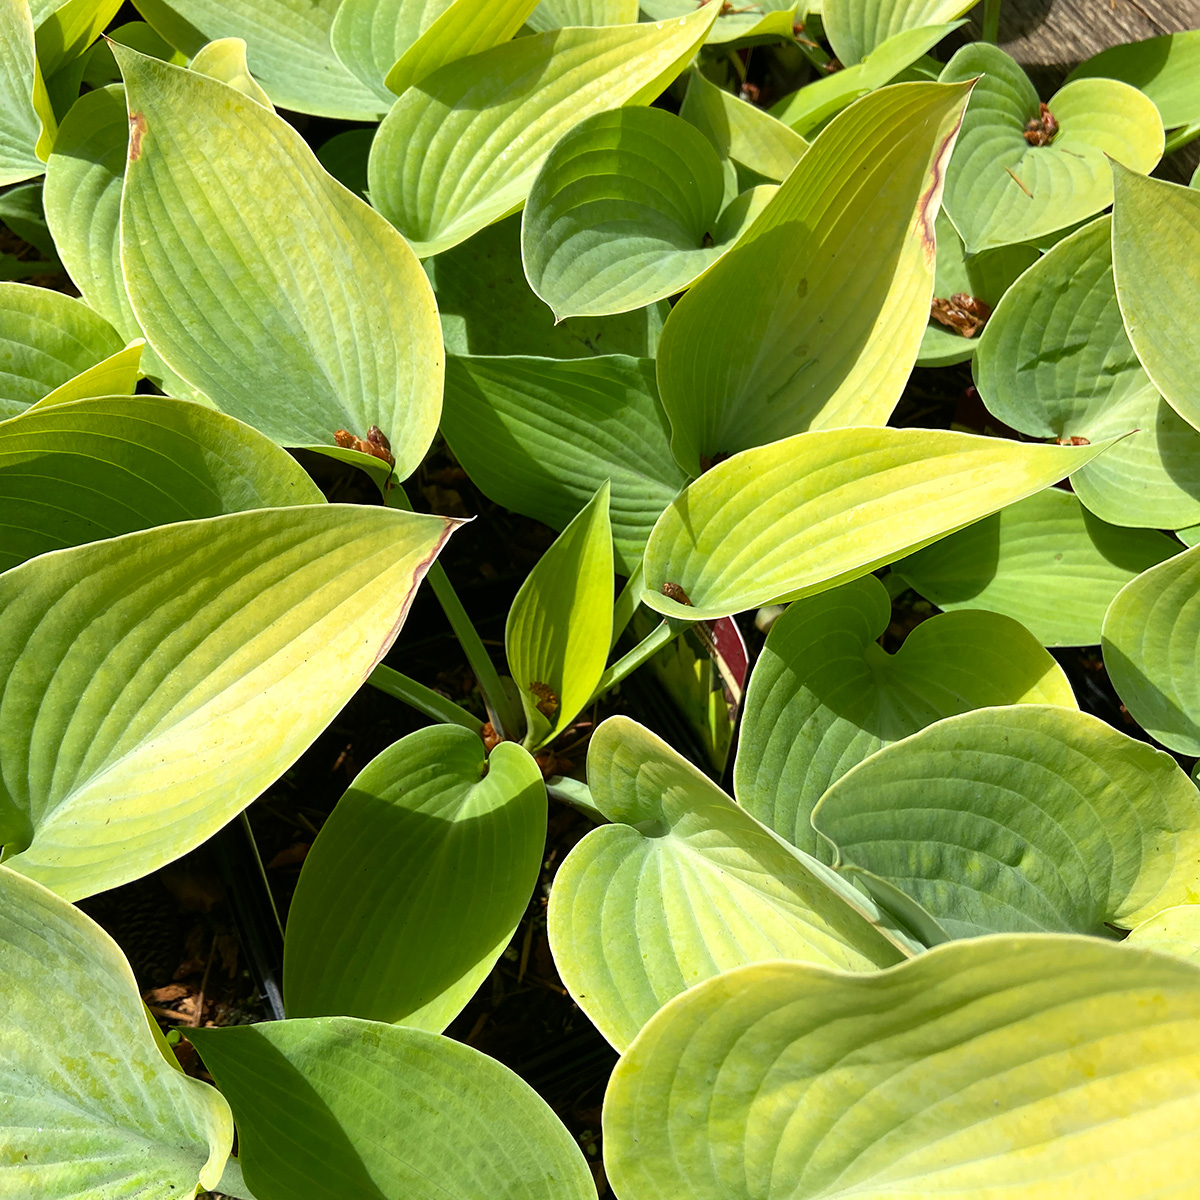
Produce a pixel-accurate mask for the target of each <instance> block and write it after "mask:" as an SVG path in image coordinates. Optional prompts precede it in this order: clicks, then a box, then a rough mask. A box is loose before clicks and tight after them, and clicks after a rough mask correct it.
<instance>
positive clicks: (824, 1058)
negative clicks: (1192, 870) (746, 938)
mask: <svg viewBox="0 0 1200 1200" xmlns="http://www.w3.org/2000/svg"><path fill="white" fill-rule="evenodd" d="M1198 1067H1200V969H1197V968H1196V967H1194V966H1192V965H1191V964H1190V963H1183V962H1175V961H1173V960H1171V959H1169V958H1166V957H1163V956H1160V955H1155V954H1152V953H1149V952H1147V951H1137V950H1133V949H1128V948H1125V947H1123V946H1114V945H1109V944H1105V943H1104V942H1100V941H1097V940H1095V939H1091V938H1081V937H1074V936H1070V935H1058V936H1054V935H1045V934H1043V935H1036V934H1034V935H1026V936H1024V937H989V938H981V939H979V940H977V941H970V942H959V943H955V944H952V945H949V946H941V947H939V948H938V949H936V950H932V951H930V953H928V954H922V955H921V956H920V957H918V958H916V959H914V960H913V961H911V962H907V963H904V964H902V965H901V966H898V967H896V968H895V969H894V970H891V971H884V972H882V973H881V974H877V975H849V974H842V973H840V972H834V971H825V970H820V969H818V968H815V967H811V966H807V965H804V964H801V963H762V964H756V965H754V966H748V967H742V968H739V969H738V970H736V971H731V972H729V973H727V974H725V975H722V976H720V977H719V978H717V979H710V980H708V981H707V982H706V983H704V984H702V985H701V986H700V987H698V988H694V989H693V990H692V991H690V992H688V993H687V994H686V995H684V996H681V997H679V999H677V1000H675V1001H674V1002H673V1003H672V1004H671V1005H670V1006H668V1007H667V1008H665V1009H664V1010H663V1011H662V1012H661V1013H660V1014H659V1015H658V1016H657V1017H655V1018H654V1020H653V1021H651V1022H650V1024H649V1025H648V1026H647V1028H646V1029H645V1030H644V1031H643V1033H642V1035H641V1036H640V1037H639V1039H638V1040H637V1042H636V1043H635V1044H634V1045H633V1047H632V1048H631V1049H630V1051H629V1053H628V1054H627V1055H626V1056H625V1057H624V1058H623V1059H622V1060H621V1062H620V1063H618V1064H617V1068H616V1070H615V1072H614V1073H613V1077H612V1081H611V1082H610V1084H609V1088H608V1094H607V1096H606V1097H605V1105H604V1162H605V1168H606V1171H607V1174H608V1178H609V1180H610V1182H611V1183H612V1186H613V1190H614V1191H615V1192H616V1193H617V1195H619V1196H620V1197H621V1200H675V1198H677V1197H679V1196H688V1197H691V1198H692V1200H725V1198H726V1197H730V1196H738V1197H745V1198H747V1200H751V1198H752V1200H765V1198H766V1197H767V1196H787V1197H789V1200H835V1197H836V1198H837V1200H843V1198H845V1197H851V1196H853V1197H854V1198H855V1200H885V1198H886V1200H891V1198H893V1197H901V1196H903V1197H918V1196H920V1197H926V1196H933V1195H936V1196H938V1197H939V1200H981V1198H982V1197H983V1196H986V1195H989V1194H991V1195H997V1196H998V1195H1009V1196H1012V1197H1017V1196H1020V1197H1021V1198H1022V1200H1026V1198H1028V1200H1044V1198H1047V1197H1051V1196H1055V1195H1058V1196H1078V1197H1081V1198H1082V1197H1087V1198H1088V1200H1092V1198H1095V1200H1099V1198H1100V1197H1103V1198H1104V1200H1144V1198H1146V1197H1149V1196H1155V1195H1160V1196H1167V1195H1177V1196H1183V1195H1186V1194H1187V1192H1188V1190H1189V1189H1190V1186H1191V1182H1192V1181H1193V1180H1194V1179H1195V1178H1196V1175H1197V1172H1200V1149H1198V1146H1200V1141H1198V1136H1197V1135H1200V1072H1198Z"/></svg>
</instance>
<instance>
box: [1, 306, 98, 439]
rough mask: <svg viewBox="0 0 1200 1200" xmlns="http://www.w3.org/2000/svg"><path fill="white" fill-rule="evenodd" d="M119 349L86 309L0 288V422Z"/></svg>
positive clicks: (93, 315)
mask: <svg viewBox="0 0 1200 1200" xmlns="http://www.w3.org/2000/svg"><path fill="white" fill-rule="evenodd" d="M120 349H121V338H120V337H119V336H118V334H117V332H116V330H114V329H113V328H112V326H111V325H109V324H108V322H107V321H105V320H104V318H103V317H100V316H97V315H96V313H94V312H93V311H92V310H91V309H90V308H89V307H88V306H87V305H86V304H83V303H82V302H81V301H79V300H73V299H72V298H71V297H70V296H64V295H63V294H62V293H61V292H52V291H50V289H49V288H39V287H33V286H32V285H31V284H26V283H0V417H13V416H16V415H17V414H18V413H20V412H24V411H25V409H27V408H28V407H29V406H30V405H31V404H35V403H36V402H37V401H38V400H40V399H41V398H42V397H43V396H46V395H48V394H49V393H50V392H52V391H54V389H55V388H57V387H59V386H61V385H62V384H64V383H66V382H67V381H68V380H69V379H73V378H74V377H75V376H76V375H78V374H79V373H80V372H81V371H85V370H87V369H88V368H89V367H94V366H96V364H97V363H100V362H102V361H103V360H104V359H106V358H108V357H109V356H110V355H112V354H116V353H117V352H118V351H119V350H120Z"/></svg>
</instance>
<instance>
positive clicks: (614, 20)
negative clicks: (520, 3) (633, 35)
mask: <svg viewBox="0 0 1200 1200" xmlns="http://www.w3.org/2000/svg"><path fill="white" fill-rule="evenodd" d="M637 19H638V5H637V0H541V3H540V4H539V5H538V6H537V7H536V8H535V9H534V10H533V12H532V13H530V15H529V19H528V20H527V21H526V22H525V24H526V25H528V26H529V27H530V29H533V30H536V31H537V32H538V33H546V32H547V31H549V30H551V29H563V28H565V27H567V26H568V25H632V24H634V23H635V22H636V21H637Z"/></svg>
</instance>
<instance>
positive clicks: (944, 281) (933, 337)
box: [917, 211, 1129, 433]
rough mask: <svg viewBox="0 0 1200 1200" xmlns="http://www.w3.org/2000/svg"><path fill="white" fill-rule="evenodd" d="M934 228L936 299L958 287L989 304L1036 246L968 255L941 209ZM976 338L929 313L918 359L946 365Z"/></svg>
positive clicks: (972, 348)
mask: <svg viewBox="0 0 1200 1200" xmlns="http://www.w3.org/2000/svg"><path fill="white" fill-rule="evenodd" d="M934 228H935V229H936V230H937V262H936V264H935V267H934V276H933V294H934V297H935V298H938V299H943V300H948V299H949V298H950V297H951V296H954V295H955V294H957V293H963V294H965V295H967V296H973V297H975V298H976V299H977V300H982V301H983V302H984V304H986V305H987V307H988V308H989V309H994V308H995V307H996V305H997V304H998V303H999V302H1000V298H1001V296H1003V295H1004V294H1005V293H1006V292H1007V291H1008V289H1009V287H1011V286H1012V283H1013V281H1014V280H1015V279H1016V278H1017V276H1018V275H1020V274H1021V272H1022V271H1024V270H1026V269H1027V268H1029V267H1031V266H1032V265H1033V264H1034V263H1035V262H1037V259H1038V252H1037V251H1036V250H1035V249H1034V248H1033V247H1032V246H1001V247H999V248H997V249H995V250H984V251H983V252H982V253H981V254H974V255H972V256H971V257H970V258H969V259H968V258H966V257H965V255H964V254H963V244H962V238H960V237H959V236H958V231H957V230H956V229H955V228H954V225H953V223H952V222H951V220H950V218H949V217H948V216H946V214H945V212H944V211H943V212H939V213H938V215H937V221H936V222H935V225H934ZM980 344H981V341H980V338H979V337H978V336H973V337H969V338H968V337H964V336H963V335H962V334H961V333H960V332H959V331H958V330H957V329H952V328H948V327H947V326H945V325H942V324H940V323H939V322H937V321H935V320H934V319H933V318H932V317H930V319H929V324H928V325H926V326H925V332H924V334H923V335H922V336H921V349H920V351H919V353H918V354H917V365H918V366H920V367H945V366H950V365H951V364H953V363H960V362H966V361H967V359H969V358H970V357H971V356H972V355H973V354H975V352H976V351H977V350H978V348H979V346H980ZM1116 432H1119V433H1128V432H1129V431H1128V429H1121V430H1118V431H1116Z"/></svg>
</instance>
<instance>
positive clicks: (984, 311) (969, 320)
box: [929, 292, 992, 338]
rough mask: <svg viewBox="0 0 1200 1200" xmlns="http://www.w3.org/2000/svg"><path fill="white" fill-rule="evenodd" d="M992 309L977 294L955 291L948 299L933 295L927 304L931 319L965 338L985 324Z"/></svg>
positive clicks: (971, 335) (972, 335) (975, 332)
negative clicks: (971, 294) (931, 301)
mask: <svg viewBox="0 0 1200 1200" xmlns="http://www.w3.org/2000/svg"><path fill="white" fill-rule="evenodd" d="M991 315H992V310H991V309H990V308H989V307H988V306H987V305H986V304H985V303H984V302H983V301H982V300H980V299H979V298H978V297H977V296H968V295H967V293H966V292H955V293H954V295H952V296H951V297H950V298H949V299H948V300H947V299H945V298H944V297H942V296H935V297H934V298H933V303H932V304H931V305H930V306H929V316H930V319H931V320H934V321H937V323H938V324H939V325H945V326H946V327H947V328H949V329H956V330H957V331H958V332H959V333H961V334H962V335H963V337H965V338H971V337H974V336H975V335H976V334H977V333H978V332H979V331H980V330H981V329H982V328H983V327H984V325H986V324H987V319H988V317H990V316H991Z"/></svg>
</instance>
